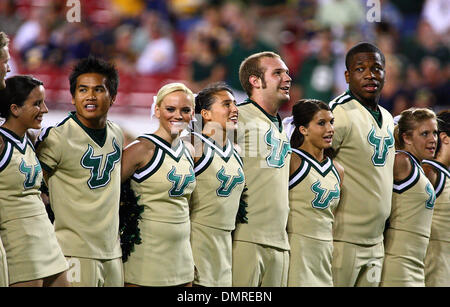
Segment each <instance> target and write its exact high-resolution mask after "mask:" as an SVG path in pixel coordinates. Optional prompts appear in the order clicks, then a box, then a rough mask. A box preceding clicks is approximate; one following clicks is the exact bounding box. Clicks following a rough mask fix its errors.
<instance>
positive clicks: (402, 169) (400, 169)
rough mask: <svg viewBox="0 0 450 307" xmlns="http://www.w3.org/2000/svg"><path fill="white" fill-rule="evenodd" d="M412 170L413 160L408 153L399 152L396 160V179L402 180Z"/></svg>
mask: <svg viewBox="0 0 450 307" xmlns="http://www.w3.org/2000/svg"><path fill="white" fill-rule="evenodd" d="M411 171H412V165H411V161H410V160H409V157H408V155H407V154H405V153H402V152H398V153H396V154H395V160H394V180H395V181H402V180H404V179H406V177H408V175H409V174H410V173H411Z"/></svg>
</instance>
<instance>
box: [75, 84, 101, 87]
mask: <svg viewBox="0 0 450 307" xmlns="http://www.w3.org/2000/svg"><path fill="white" fill-rule="evenodd" d="M80 87H86V88H90V87H93V88H98V87H100V88H106V86H105V85H103V84H98V85H94V86H89V85H84V84H79V85H78V88H80Z"/></svg>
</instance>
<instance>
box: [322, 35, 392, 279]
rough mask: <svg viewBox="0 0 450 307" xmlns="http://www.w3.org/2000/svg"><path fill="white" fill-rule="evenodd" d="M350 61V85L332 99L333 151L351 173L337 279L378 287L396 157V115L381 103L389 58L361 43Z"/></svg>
mask: <svg viewBox="0 0 450 307" xmlns="http://www.w3.org/2000/svg"><path fill="white" fill-rule="evenodd" d="M345 63H346V67H347V71H346V72H345V80H346V82H347V83H348V84H349V89H348V91H347V92H345V93H344V94H342V95H340V96H339V97H337V98H336V99H334V100H333V101H331V102H330V107H331V109H332V111H333V115H334V117H335V122H334V128H335V133H334V136H333V145H332V149H333V151H334V154H335V155H336V157H335V159H336V161H337V162H338V163H340V164H341V165H342V166H343V167H344V169H345V177H346V179H345V181H344V183H343V187H342V196H341V200H340V203H339V207H338V209H337V211H336V215H335V224H334V234H333V237H334V251H333V263H332V268H333V281H334V285H335V286H347V287H348V286H378V285H379V282H380V275H381V267H382V264H383V257H384V246H383V231H384V225H385V222H386V219H387V218H388V216H389V213H390V211H391V197H392V187H393V165H394V157H395V149H394V137H393V130H394V122H393V118H392V116H391V114H390V113H389V112H388V111H386V110H385V109H384V108H382V107H381V106H379V105H378V101H379V99H380V93H381V90H382V88H383V85H384V78H385V70H384V67H385V59H384V55H383V53H382V52H381V51H380V50H379V49H378V48H377V47H376V46H374V45H372V44H369V43H359V44H357V45H356V46H354V47H352V48H351V49H350V50H349V51H348V53H347V55H346V60H345Z"/></svg>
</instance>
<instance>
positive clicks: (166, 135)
mask: <svg viewBox="0 0 450 307" xmlns="http://www.w3.org/2000/svg"><path fill="white" fill-rule="evenodd" d="M153 134H155V135H157V136H159V137H160V138H162V139H163V140H164V141H166V142H167V143H169V144H173V142H174V141H175V140H177V139H178V138H179V136H180V134H171V133H170V131H167V130H166V129H164V128H163V127H161V126H159V128H158V130H156V131H155V132H154V133H153Z"/></svg>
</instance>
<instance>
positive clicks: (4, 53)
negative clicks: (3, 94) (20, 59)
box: [0, 46, 11, 90]
mask: <svg viewBox="0 0 450 307" xmlns="http://www.w3.org/2000/svg"><path fill="white" fill-rule="evenodd" d="M9 59H10V56H9V49H8V47H7V46H5V47H3V48H0V90H1V89H4V88H5V87H6V84H5V77H6V74H7V73H8V72H10V71H11V69H10V68H9V65H8V61H9Z"/></svg>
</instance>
